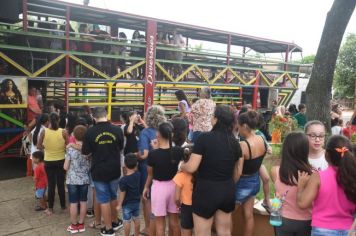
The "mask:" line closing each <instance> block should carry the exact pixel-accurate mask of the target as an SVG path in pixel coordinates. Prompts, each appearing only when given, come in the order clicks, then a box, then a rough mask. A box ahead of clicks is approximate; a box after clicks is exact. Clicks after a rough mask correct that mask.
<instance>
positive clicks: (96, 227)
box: [88, 220, 101, 229]
mask: <svg viewBox="0 0 356 236" xmlns="http://www.w3.org/2000/svg"><path fill="white" fill-rule="evenodd" d="M88 226H89V228H92V229H100V228H101V223H99V224H97V223H96V222H95V220H94V221H93V222H91V223H90V224H89V225H88Z"/></svg>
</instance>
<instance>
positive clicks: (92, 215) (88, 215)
mask: <svg viewBox="0 0 356 236" xmlns="http://www.w3.org/2000/svg"><path fill="white" fill-rule="evenodd" d="M87 217H88V218H92V217H94V211H93V210H87Z"/></svg>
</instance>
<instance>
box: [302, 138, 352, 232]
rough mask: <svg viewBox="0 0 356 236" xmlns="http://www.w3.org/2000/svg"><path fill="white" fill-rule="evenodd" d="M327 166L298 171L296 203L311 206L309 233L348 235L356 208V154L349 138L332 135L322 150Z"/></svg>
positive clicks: (303, 206)
mask: <svg viewBox="0 0 356 236" xmlns="http://www.w3.org/2000/svg"><path fill="white" fill-rule="evenodd" d="M325 156H326V160H327V161H328V163H329V167H328V168H327V169H326V170H324V171H320V172H314V173H313V174H312V175H311V176H310V175H309V174H308V173H305V172H299V174H298V193H297V204H298V206H299V207H300V208H302V209H306V208H310V207H312V206H313V210H312V234H311V235H312V236H334V235H340V236H347V235H348V233H349V229H350V228H351V226H352V223H353V220H354V214H355V211H356V172H355V169H356V158H355V156H354V154H353V153H352V148H351V144H350V141H349V140H348V139H347V138H345V137H343V136H341V135H334V136H331V138H330V139H329V140H328V142H327V144H326V152H325Z"/></svg>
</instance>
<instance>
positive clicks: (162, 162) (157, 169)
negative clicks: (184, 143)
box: [147, 147, 184, 181]
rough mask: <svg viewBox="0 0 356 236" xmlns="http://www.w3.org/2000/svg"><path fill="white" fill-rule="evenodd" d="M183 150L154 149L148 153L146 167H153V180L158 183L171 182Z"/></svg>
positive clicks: (177, 148) (175, 148) (174, 148)
mask: <svg viewBox="0 0 356 236" xmlns="http://www.w3.org/2000/svg"><path fill="white" fill-rule="evenodd" d="M183 154H184V152H183V149H182V148H181V147H172V148H171V149H161V148H158V149H155V150H152V151H150V152H149V153H148V157H147V160H148V161H147V165H149V166H151V167H153V179H155V180H159V181H169V180H172V179H173V177H174V176H175V175H176V173H177V171H178V164H179V162H180V160H182V159H183Z"/></svg>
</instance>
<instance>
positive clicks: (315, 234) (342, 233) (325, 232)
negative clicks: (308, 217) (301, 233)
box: [311, 227, 349, 236]
mask: <svg viewBox="0 0 356 236" xmlns="http://www.w3.org/2000/svg"><path fill="white" fill-rule="evenodd" d="M348 234H349V231H348V230H334V229H324V228H318V227H313V228H312V232H311V236H348Z"/></svg>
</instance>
